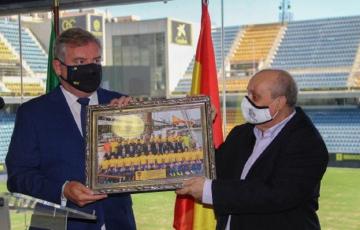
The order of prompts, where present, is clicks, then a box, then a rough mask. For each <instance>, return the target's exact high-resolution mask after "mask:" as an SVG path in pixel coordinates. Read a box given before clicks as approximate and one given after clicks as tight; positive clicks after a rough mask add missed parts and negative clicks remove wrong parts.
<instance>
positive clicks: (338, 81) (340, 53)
mask: <svg viewBox="0 0 360 230" xmlns="http://www.w3.org/2000/svg"><path fill="white" fill-rule="evenodd" d="M359 43H360V17H359V16H352V17H339V18H328V19H319V20H307V21H297V22H290V23H288V25H287V30H286V32H285V35H284V37H283V39H282V40H281V43H280V46H279V48H278V50H277V52H276V54H275V56H274V58H273V61H272V64H271V67H273V68H281V69H286V70H288V71H289V72H291V73H293V74H294V75H295V77H296V80H297V82H298V84H299V88H300V89H301V90H333V89H344V88H350V87H353V86H356V84H355V85H354V84H353V83H354V82H353V81H349V77H350V76H351V71H352V69H353V66H354V64H356V62H355V60H356V56H357V53H358V47H359Z"/></svg>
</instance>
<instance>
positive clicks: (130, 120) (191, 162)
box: [86, 96, 215, 193]
mask: <svg viewBox="0 0 360 230" xmlns="http://www.w3.org/2000/svg"><path fill="white" fill-rule="evenodd" d="M87 119H88V126H87V135H86V136H87V137H86V141H87V149H86V184H87V186H88V187H89V188H90V189H92V190H93V191H96V192H99V193H121V192H147V191H162V190H175V189H176V188H179V187H181V186H182V182H183V181H184V180H185V179H187V178H191V177H193V176H205V177H207V178H210V179H214V178H215V159H214V147H213V135H212V119H211V105H210V100H209V97H207V96H193V97H185V98H176V99H152V100H149V101H142V102H132V103H131V104H129V105H128V106H126V107H123V108H120V107H114V106H103V105H98V106H88V110H87Z"/></svg>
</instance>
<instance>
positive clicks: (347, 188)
mask: <svg viewBox="0 0 360 230" xmlns="http://www.w3.org/2000/svg"><path fill="white" fill-rule="evenodd" d="M4 191H6V187H5V183H4V182H2V183H0V192H4ZM359 194H360V169H347V168H328V170H327V172H326V174H325V176H324V179H323V181H322V187H321V197H320V210H319V212H318V214H319V218H320V222H321V225H322V229H324V230H338V229H346V230H358V229H360V195H359ZM175 197H176V196H175V193H174V192H172V191H171V192H155V193H142V194H134V195H132V198H133V203H134V205H133V208H134V213H135V218H136V225H137V228H138V229H139V230H155V229H156V230H162V229H164V230H168V229H172V221H173V209H174V202H175ZM24 219H25V217H24V215H23V214H17V215H16V217H15V218H13V219H12V223H13V224H14V225H16V227H13V229H16V230H17V229H19V230H20V229H24V227H23V225H22V224H21V222H23V221H24ZM28 220H29V217H27V221H28Z"/></svg>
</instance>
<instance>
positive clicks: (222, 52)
mask: <svg viewBox="0 0 360 230" xmlns="http://www.w3.org/2000/svg"><path fill="white" fill-rule="evenodd" d="M224 59H225V55H224V0H221V75H222V84H223V87H222V98H223V111H222V113H223V114H222V116H223V122H222V123H223V127H222V128H223V134H225V131H226V122H227V121H226V94H225V92H226V88H225V87H226V82H225V60H224Z"/></svg>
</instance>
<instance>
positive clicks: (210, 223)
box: [173, 0, 223, 230]
mask: <svg viewBox="0 0 360 230" xmlns="http://www.w3.org/2000/svg"><path fill="white" fill-rule="evenodd" d="M190 94H191V95H198V94H202V95H208V96H209V97H210V99H211V104H212V105H213V106H214V107H215V109H216V118H215V121H214V123H213V139H214V140H213V141H214V145H215V148H217V147H218V146H219V145H220V144H221V143H222V142H223V134H222V129H221V114H220V102H219V89H218V81H217V71H216V63H215V55H214V47H213V43H212V38H211V22H210V16H209V12H208V1H204V0H203V1H202V16H201V30H200V35H199V40H198V44H197V50H196V56H195V64H194V69H193V76H192V85H191V92H190ZM215 226H216V221H215V216H214V211H213V209H212V208H211V207H205V206H204V205H202V204H199V203H197V202H195V201H194V200H193V199H192V198H191V197H189V196H177V198H176V203H175V212H174V223H173V227H174V228H175V229H176V230H208V229H209V230H213V229H215Z"/></svg>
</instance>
